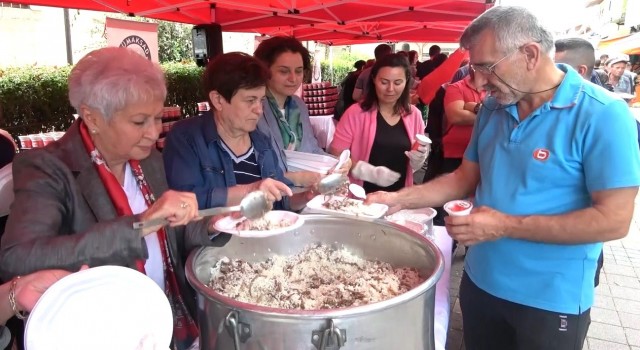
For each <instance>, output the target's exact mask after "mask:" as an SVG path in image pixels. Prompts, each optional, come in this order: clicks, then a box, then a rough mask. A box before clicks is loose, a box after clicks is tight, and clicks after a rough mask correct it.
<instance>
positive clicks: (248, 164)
mask: <svg viewBox="0 0 640 350" xmlns="http://www.w3.org/2000/svg"><path fill="white" fill-rule="evenodd" d="M222 148H223V149H224V150H225V152H227V153H228V154H229V156H230V157H231V159H232V160H233V174H234V175H235V177H236V184H238V185H247V184H251V183H254V182H256V181H260V180H262V176H260V167H258V160H257V159H256V152H255V150H254V149H253V144H252V145H251V147H249V150H248V151H247V152H245V153H244V154H242V155H239V156H236V155H235V153H233V151H232V150H231V148H229V146H227V144H226V143H224V141H223V142H222Z"/></svg>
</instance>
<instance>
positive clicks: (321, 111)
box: [302, 81, 338, 116]
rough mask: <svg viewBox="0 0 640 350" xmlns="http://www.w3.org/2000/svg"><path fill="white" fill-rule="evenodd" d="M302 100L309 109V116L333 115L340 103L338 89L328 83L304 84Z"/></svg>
mask: <svg viewBox="0 0 640 350" xmlns="http://www.w3.org/2000/svg"><path fill="white" fill-rule="evenodd" d="M302 98H303V99H304V103H305V104H306V105H307V108H309V115H312V116H313V115H333V110H334V109H335V106H336V103H337V102H338V88H337V87H336V86H331V83H330V82H328V81H325V82H322V83H312V84H304V85H303V87H302Z"/></svg>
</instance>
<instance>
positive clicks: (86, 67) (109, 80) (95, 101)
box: [69, 47, 167, 120]
mask: <svg viewBox="0 0 640 350" xmlns="http://www.w3.org/2000/svg"><path fill="white" fill-rule="evenodd" d="M166 97H167V87H166V82H165V78H164V73H163V72H162V69H161V68H160V66H159V65H157V64H155V63H153V62H151V61H149V60H148V59H146V58H145V57H143V56H141V55H140V54H138V53H137V52H135V51H133V50H131V49H127V48H124V47H105V48H102V49H98V50H94V51H91V52H90V53H89V54H87V55H86V56H84V57H83V58H82V59H81V60H80V61H78V63H77V64H76V66H75V67H74V68H73V69H72V70H71V73H70V74H69V102H71V105H72V106H73V107H74V108H75V109H76V111H78V113H80V106H81V105H82V104H85V105H87V106H89V107H91V108H95V109H98V110H99V111H100V113H102V115H103V116H104V118H105V119H107V120H108V119H110V118H111V117H112V116H113V114H114V113H116V112H118V111H121V110H123V109H125V108H126V107H127V106H129V105H131V104H133V103H142V102H149V101H158V100H159V101H163V102H164V100H165V99H166Z"/></svg>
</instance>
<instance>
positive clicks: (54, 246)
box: [0, 47, 224, 349]
mask: <svg viewBox="0 0 640 350" xmlns="http://www.w3.org/2000/svg"><path fill="white" fill-rule="evenodd" d="M166 94H167V90H166V85H165V78H164V74H163V72H162V70H161V69H160V67H159V66H158V65H156V64H154V63H152V62H150V61H148V60H147V59H145V58H144V57H142V56H140V55H138V54H137V53H135V52H134V51H131V50H129V49H126V48H116V47H109V48H103V49H99V50H96V51H93V52H91V53H89V54H88V55H87V56H85V57H84V58H82V59H81V60H80V61H79V62H78V64H77V65H76V66H75V67H74V68H73V70H72V71H71V74H70V75H69V100H70V102H71V105H72V106H73V107H74V108H75V109H76V110H77V113H78V114H79V115H80V118H79V119H78V120H76V122H75V123H74V124H73V125H71V127H70V128H69V130H67V132H66V134H65V135H64V137H63V138H61V139H60V140H59V141H57V142H54V143H52V144H50V145H48V146H46V147H44V148H42V149H37V150H32V151H29V152H25V153H22V154H20V155H19V156H18V157H16V159H15V161H14V165H13V176H14V191H15V200H14V202H13V205H12V210H11V214H10V216H9V219H8V221H7V226H6V230H5V233H4V237H3V238H2V245H1V246H0V274H1V276H0V277H2V278H3V279H5V280H7V279H9V278H12V277H14V276H17V275H23V274H28V273H31V272H33V271H38V270H42V269H49V268H58V269H65V270H70V271H75V270H78V269H79V268H80V267H81V266H82V265H84V264H87V265H89V266H90V267H94V266H99V265H120V266H126V267H130V268H132V269H136V270H138V271H140V272H142V273H145V274H146V275H147V276H149V277H150V278H151V279H153V280H154V281H155V282H156V283H157V284H158V286H159V287H160V288H161V289H162V290H164V291H165V293H166V294H167V296H168V299H169V301H170V303H171V304H172V309H173V311H174V334H173V336H174V339H173V340H174V347H175V348H178V349H184V348H187V347H188V346H189V345H191V343H192V342H193V341H194V340H195V339H196V337H197V336H198V329H197V327H196V325H195V322H194V313H195V309H196V308H195V298H194V294H193V291H192V290H191V289H190V288H189V287H188V285H187V283H186V282H185V276H184V263H185V260H186V255H187V253H188V251H189V249H191V248H193V247H196V246H198V245H205V244H209V245H210V244H214V243H216V242H217V243H224V242H223V241H224V238H222V237H220V238H216V239H215V240H214V241H213V242H212V241H211V240H210V239H209V234H208V232H207V222H205V221H200V222H192V221H197V220H198V219H200V217H198V203H197V201H196V197H195V195H194V194H193V193H187V192H177V191H172V190H169V189H168V187H167V183H166V178H165V172H164V168H163V164H162V158H161V156H160V154H159V153H158V152H157V151H156V150H155V144H156V140H157V139H158V136H159V134H160V130H161V117H162V110H163V106H164V101H165V98H166ZM155 218H164V219H166V220H167V221H168V222H169V224H168V225H166V227H163V226H161V225H158V226H155V227H148V228H144V229H134V227H133V223H134V222H136V221H146V220H151V219H155ZM123 317H127V316H126V315H123ZM114 336H117V335H114Z"/></svg>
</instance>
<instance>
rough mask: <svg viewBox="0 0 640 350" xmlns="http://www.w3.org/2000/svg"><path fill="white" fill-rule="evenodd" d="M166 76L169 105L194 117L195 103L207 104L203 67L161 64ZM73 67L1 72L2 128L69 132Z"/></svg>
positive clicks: (16, 132) (13, 131) (17, 132)
mask: <svg viewBox="0 0 640 350" xmlns="http://www.w3.org/2000/svg"><path fill="white" fill-rule="evenodd" d="M162 68H163V69H164V71H165V73H166V77H167V89H168V90H167V101H166V103H165V104H166V105H176V104H177V105H180V106H182V112H183V115H187V114H188V115H194V113H195V112H196V102H200V101H204V100H205V95H204V93H203V92H202V90H201V88H200V86H201V84H200V77H201V75H202V68H199V67H196V66H195V65H194V64H180V63H167V64H164V65H162ZM70 71H71V66H66V67H21V68H8V69H4V70H0V128H2V129H5V130H7V131H9V133H11V134H12V135H13V136H14V137H17V136H18V135H24V134H31V133H39V132H43V131H51V130H58V131H60V130H66V129H67V128H68V127H69V126H70V125H71V123H72V122H73V117H72V114H73V113H75V111H74V109H73V108H72V107H71V105H70V104H69V99H68V96H67V78H68V76H69V72H70Z"/></svg>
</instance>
